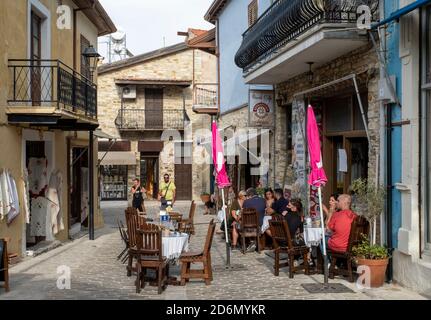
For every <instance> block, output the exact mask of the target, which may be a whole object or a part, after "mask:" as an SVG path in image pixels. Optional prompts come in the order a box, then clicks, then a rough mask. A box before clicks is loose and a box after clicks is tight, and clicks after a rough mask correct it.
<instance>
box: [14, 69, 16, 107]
mask: <svg viewBox="0 0 431 320" xmlns="http://www.w3.org/2000/svg"><path fill="white" fill-rule="evenodd" d="M13 100H14V101H15V100H16V66H13Z"/></svg>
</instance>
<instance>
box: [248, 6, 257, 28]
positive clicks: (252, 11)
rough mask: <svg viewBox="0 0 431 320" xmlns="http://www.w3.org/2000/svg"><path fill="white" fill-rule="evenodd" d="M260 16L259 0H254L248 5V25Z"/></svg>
mask: <svg viewBox="0 0 431 320" xmlns="http://www.w3.org/2000/svg"><path fill="white" fill-rule="evenodd" d="M257 17H258V5H257V0H253V1H252V2H250V4H249V5H248V26H249V27H250V26H252V25H253V24H254V23H255V22H256V21H257Z"/></svg>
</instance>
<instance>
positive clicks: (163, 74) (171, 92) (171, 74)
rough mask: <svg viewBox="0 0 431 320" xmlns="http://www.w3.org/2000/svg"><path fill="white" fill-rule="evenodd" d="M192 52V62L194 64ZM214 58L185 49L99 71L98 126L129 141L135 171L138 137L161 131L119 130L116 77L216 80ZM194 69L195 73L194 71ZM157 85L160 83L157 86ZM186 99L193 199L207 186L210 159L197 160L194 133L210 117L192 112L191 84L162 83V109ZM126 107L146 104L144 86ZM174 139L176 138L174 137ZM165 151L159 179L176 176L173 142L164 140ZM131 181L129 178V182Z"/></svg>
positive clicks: (156, 135)
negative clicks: (166, 175) (165, 84)
mask: <svg viewBox="0 0 431 320" xmlns="http://www.w3.org/2000/svg"><path fill="white" fill-rule="evenodd" d="M193 56H194V59H195V63H194V66H193ZM216 61H217V59H216V58H215V56H213V55H211V54H208V53H205V52H203V51H199V50H195V51H194V53H193V50H192V49H185V50H182V51H179V52H176V53H173V54H170V55H166V56H162V57H159V58H155V59H152V60H148V61H144V62H142V63H137V64H135V65H132V66H126V67H123V68H121V69H117V70H112V71H109V72H102V73H100V74H99V83H98V85H99V94H98V99H99V100H98V101H99V123H100V125H101V129H102V130H103V131H104V132H106V133H107V134H109V135H111V136H114V137H117V138H120V139H123V140H130V141H132V151H134V152H136V154H137V165H136V168H134V173H135V174H136V175H137V176H139V175H140V164H139V159H138V158H139V153H138V150H137V141H139V140H153V141H154V140H160V139H161V135H160V132H151V131H130V132H120V131H119V130H118V129H117V127H116V125H115V119H116V118H117V116H118V113H119V110H120V109H121V91H120V87H119V86H117V85H116V84H115V79H122V78H142V79H152V80H157V79H158V80H185V81H192V80H195V82H197V83H216V82H217V80H216V79H217V75H216V70H217V68H216ZM193 72H194V75H193ZM159 87H160V86H159ZM184 101H185V109H186V111H187V114H188V116H189V117H190V120H191V128H192V129H191V130H190V132H189V131H188V130H185V131H184V132H182V133H181V135H182V137H183V138H184V140H185V141H189V142H193V151H196V152H194V153H193V155H194V158H193V160H192V163H193V164H192V190H193V199H195V200H197V199H199V197H200V193H201V192H202V191H203V190H205V191H206V190H209V176H210V173H209V162H208V163H200V162H198V161H195V160H196V157H198V158H202V157H203V155H202V150H201V149H200V148H198V147H197V145H196V137H197V133H199V131H200V130H202V129H207V130H210V126H211V118H210V117H209V116H208V115H199V114H196V113H194V112H193V110H192V108H193V87H192V86H191V87H188V88H185V89H182V88H180V87H175V86H165V87H164V90H163V108H164V110H172V109H175V110H182V109H183V103H184ZM126 106H127V108H138V109H144V108H145V90H144V88H143V87H138V89H137V99H136V101H133V100H130V101H127V102H126ZM174 140H175V139H174ZM164 151H165V155H166V157H168V158H167V161H163V159H162V155H161V157H160V162H159V163H160V164H159V172H160V179H161V180H162V178H163V174H164V173H165V172H167V173H169V174H171V176H172V177H174V176H175V172H174V168H175V163H174V143H173V142H166V143H165V150H164ZM129 183H131V182H129Z"/></svg>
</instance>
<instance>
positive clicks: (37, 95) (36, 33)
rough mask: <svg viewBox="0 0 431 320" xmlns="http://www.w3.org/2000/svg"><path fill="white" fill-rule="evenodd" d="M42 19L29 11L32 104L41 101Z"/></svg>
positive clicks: (38, 104) (38, 103)
mask: <svg viewBox="0 0 431 320" xmlns="http://www.w3.org/2000/svg"><path fill="white" fill-rule="evenodd" d="M41 26H42V19H41V18H40V17H39V16H37V15H36V14H35V13H34V12H32V13H31V37H30V51H31V52H30V55H31V57H30V59H31V62H30V78H31V85H30V88H31V101H32V104H33V106H40V103H41V87H42V84H41V62H40V59H41V56H42V33H41V29H42V28H41Z"/></svg>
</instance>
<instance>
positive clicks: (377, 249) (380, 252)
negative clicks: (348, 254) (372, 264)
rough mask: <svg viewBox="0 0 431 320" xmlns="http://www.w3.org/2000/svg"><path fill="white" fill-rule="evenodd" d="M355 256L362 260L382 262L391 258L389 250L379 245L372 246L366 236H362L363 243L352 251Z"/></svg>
mask: <svg viewBox="0 0 431 320" xmlns="http://www.w3.org/2000/svg"><path fill="white" fill-rule="evenodd" d="M352 252H353V255H354V256H355V257H356V258H360V259H369V260H382V259H386V258H389V251H388V249H387V248H385V247H382V246H379V245H370V241H369V240H368V238H367V237H366V236H365V235H361V242H360V243H359V244H358V245H357V246H355V247H354V248H353V249H352Z"/></svg>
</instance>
